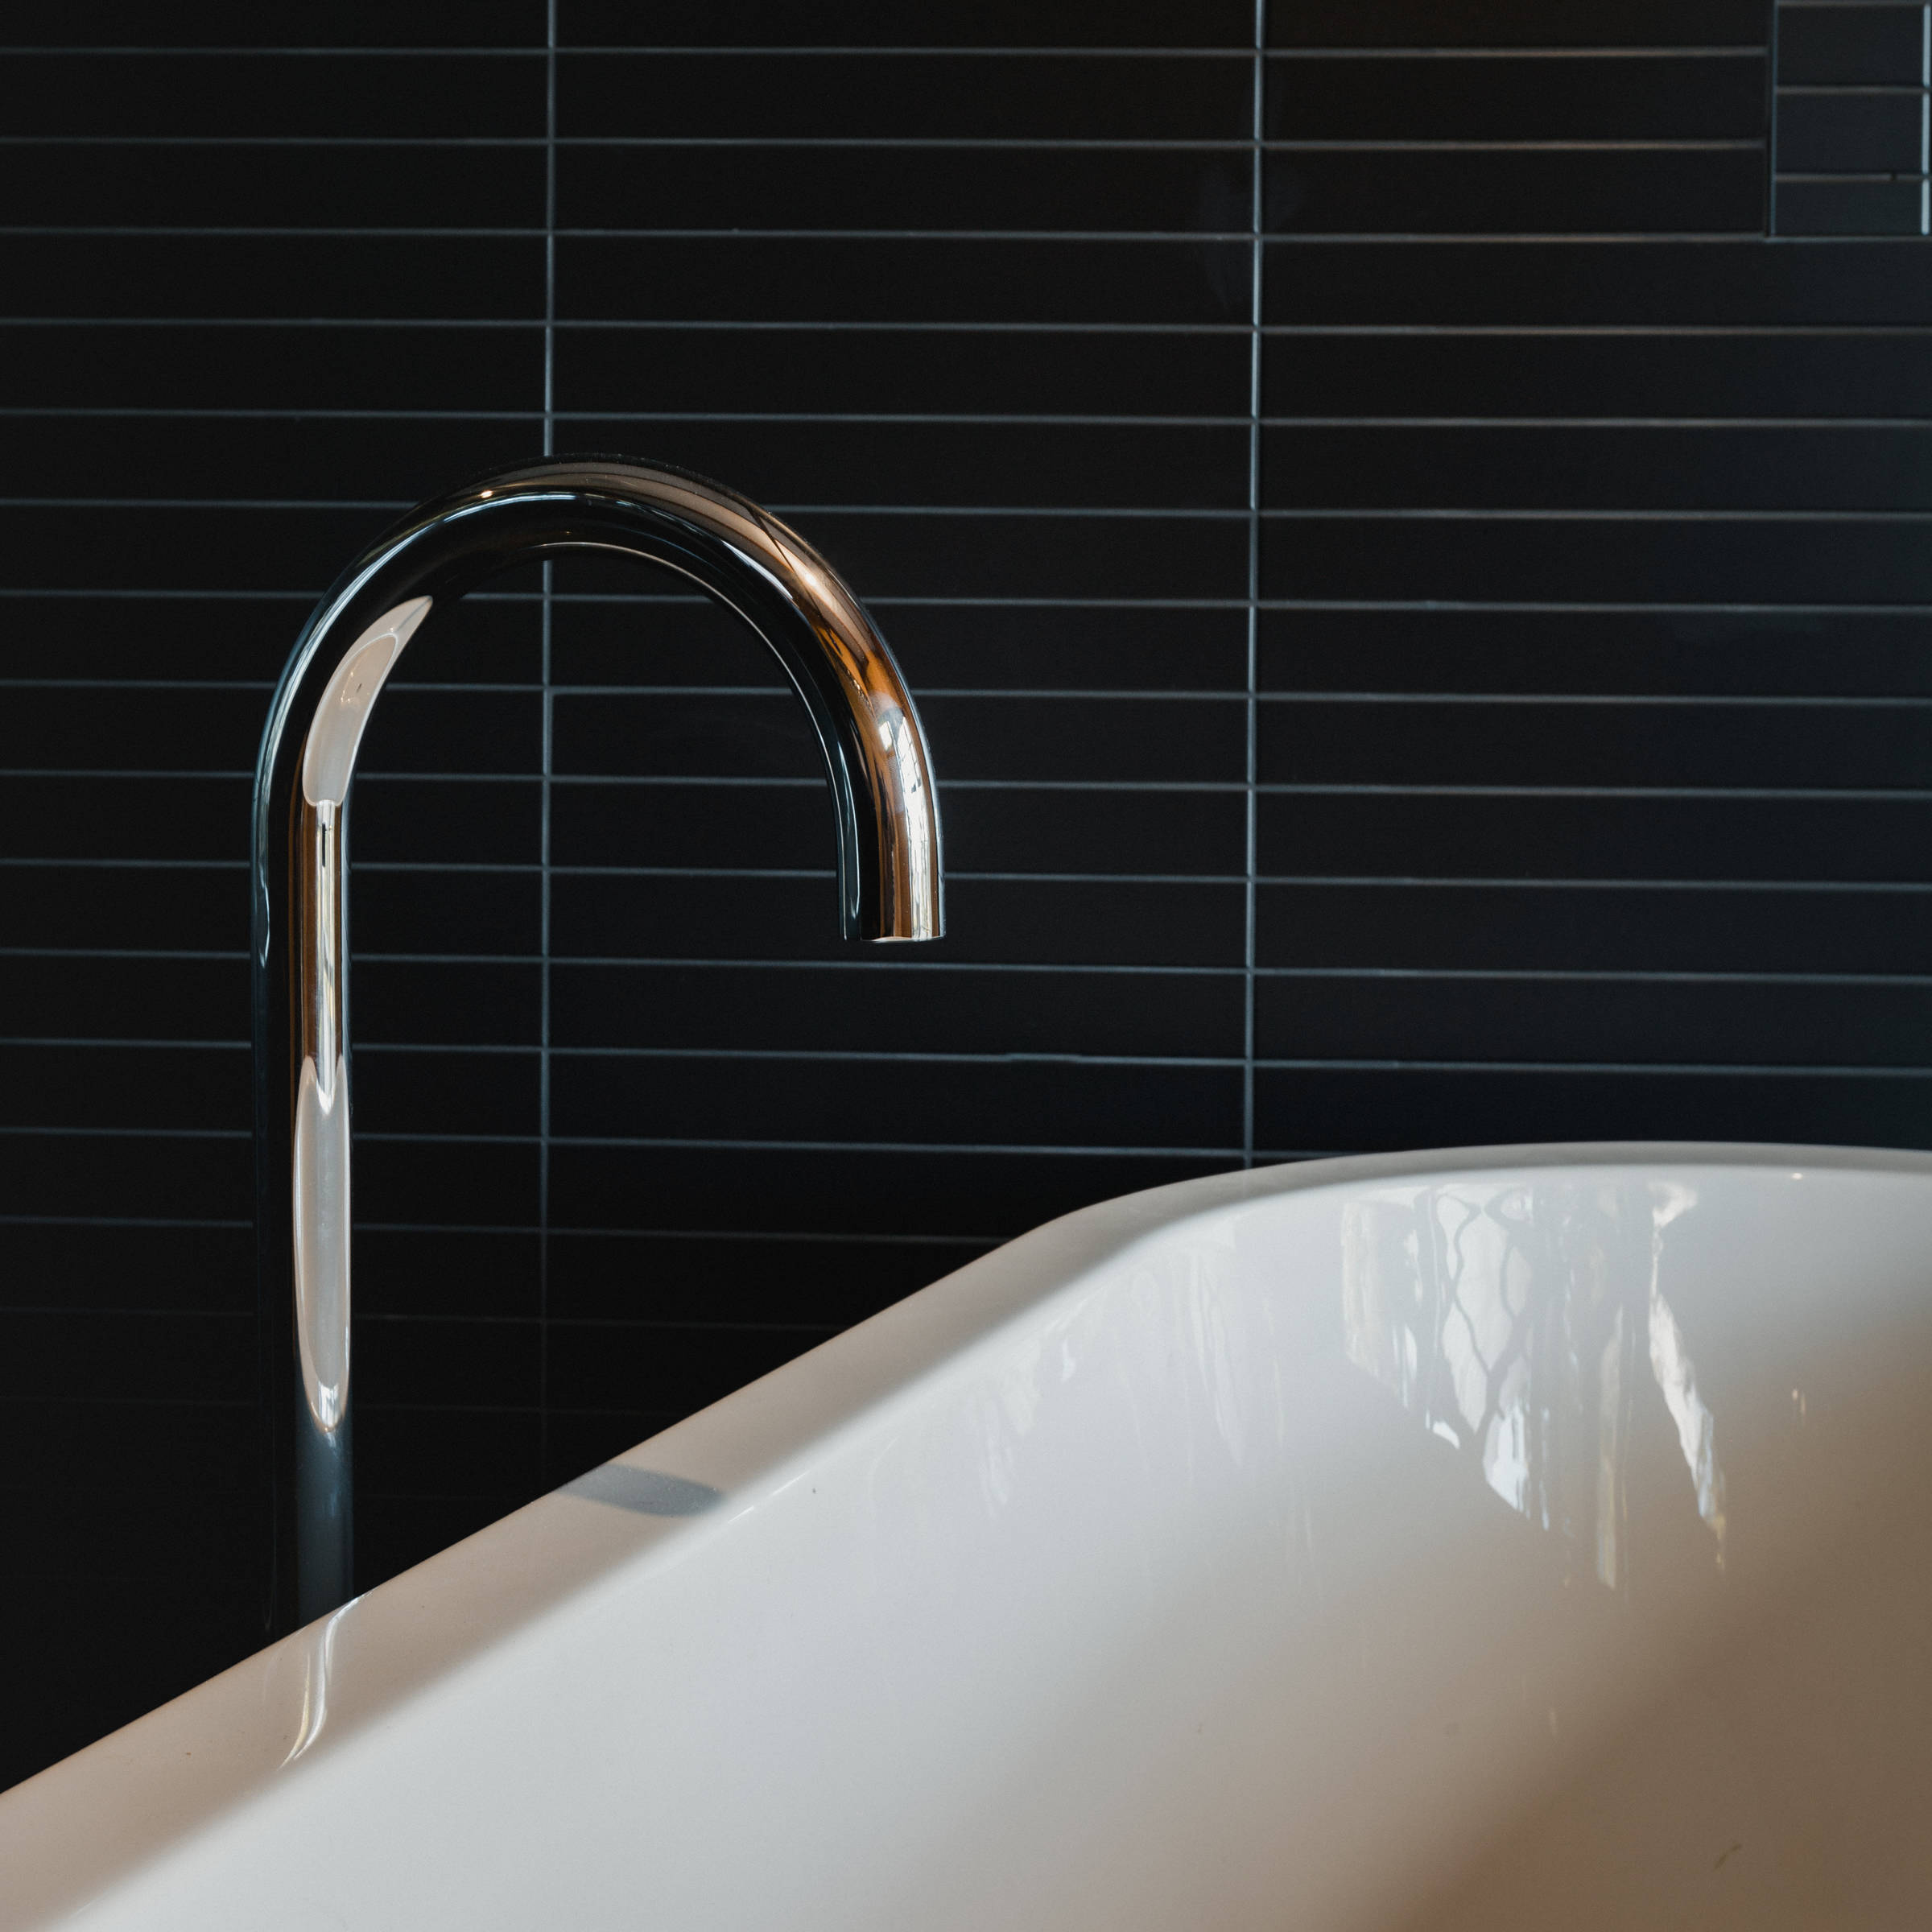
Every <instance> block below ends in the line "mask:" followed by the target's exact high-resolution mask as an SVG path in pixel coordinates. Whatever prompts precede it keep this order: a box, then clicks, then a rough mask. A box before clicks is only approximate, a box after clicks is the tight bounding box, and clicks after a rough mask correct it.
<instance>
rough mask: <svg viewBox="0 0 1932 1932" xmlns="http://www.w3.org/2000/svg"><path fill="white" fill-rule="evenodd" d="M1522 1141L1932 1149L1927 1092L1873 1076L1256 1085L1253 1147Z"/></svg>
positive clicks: (1559, 1077)
mask: <svg viewBox="0 0 1932 1932" xmlns="http://www.w3.org/2000/svg"><path fill="white" fill-rule="evenodd" d="M1255 1137H1256V1140H1257V1143H1258V1144H1259V1146H1261V1147H1280V1148H1302V1147H1306V1146H1309V1145H1310V1144H1311V1137H1318V1138H1319V1144H1320V1145H1321V1146H1324V1147H1336V1148H1348V1149H1354V1150H1360V1151H1361V1152H1364V1153H1367V1152H1370V1151H1372V1150H1380V1149H1383V1148H1396V1147H1417V1146H1421V1147H1431V1146H1436V1147H1439V1146H1451V1147H1454V1146H1463V1147H1468V1146H1484V1145H1490V1146H1493V1145H1495V1144H1496V1143H1498V1142H1509V1141H1787V1142H1793V1143H1796V1144H1798V1145H1806V1144H1810V1145H1814V1146H1832V1145H1841V1146H1842V1145H1843V1144H1844V1143H1845V1142H1847V1141H1851V1142H1854V1143H1857V1142H1863V1143H1864V1145H1866V1146H1890V1147H1924V1146H1932V1084H1928V1083H1927V1082H1926V1081H1924V1080H1886V1079H1881V1078H1876V1077H1873V1076H1872V1075H1856V1074H1847V1075H1839V1076H1835V1077H1819V1076H1816V1075H1810V1076H1803V1075H1789V1074H1786V1075H1758V1076H1752V1075H1736V1074H1733V1075H1723V1074H1709V1075H1682V1074H1678V1075H1672V1074H1643V1073H1600V1074H1585V1073H1575V1072H1569V1071H1565V1072H1560V1073H1512V1072H1506V1071H1484V1072H1475V1071H1470V1072H1461V1071H1458V1072H1435V1071H1429V1072H1422V1071H1414V1072H1390V1073H1378V1072H1369V1073H1365V1072H1360V1071H1350V1072H1348V1073H1339V1072H1302V1071H1296V1072H1293V1073H1290V1072H1285V1071H1275V1070H1272V1069H1264V1070H1262V1071H1260V1072H1258V1073H1257V1075H1256V1076H1255Z"/></svg>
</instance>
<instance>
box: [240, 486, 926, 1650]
mask: <svg viewBox="0 0 1932 1932" xmlns="http://www.w3.org/2000/svg"><path fill="white" fill-rule="evenodd" d="M566 551H595V552H597V553H599V554H601V555H606V556H609V555H617V556H625V557H630V558H632V559H635V560H636V561H638V562H639V563H643V564H657V565H660V566H662V567H663V568H667V569H669V570H672V571H675V572H678V573H679V574H680V575H681V576H684V577H687V578H688V579H690V580H691V581H693V582H695V583H696V584H697V585H698V586H699V587H700V588H702V589H704V590H706V591H708V592H710V593H711V594H712V596H713V597H716V598H717V599H718V601H720V602H721V603H723V604H724V605H726V606H727V607H728V608H729V609H732V610H733V611H735V612H736V613H737V614H738V615H739V616H740V617H742V618H743V619H744V620H745V622H746V623H747V624H748V625H750V627H751V629H752V630H753V631H755V632H756V633H757V634H758V636H759V637H761V638H762V639H763V640H764V641H765V642H766V644H767V645H769V646H770V648H771V650H772V651H773V653H774V655H775V656H776V657H777V658H778V661H779V663H781V664H782V666H783V667H784V669H785V671H786V675H788V676H789V677H790V679H791V683H792V685H793V687H794V688H795V690H796V691H797V692H798V694H799V697H800V699H801V700H803V703H804V705H805V708H806V710H807V712H808V713H809V714H810V715H811V720H812V724H813V725H814V727H815V729H816V732H817V735H818V740H819V749H820V750H821V751H822V753H824V759H825V770H826V777H827V779H828V782H829V784H830V787H831V792H832V820H833V827H834V834H835V839H836V846H837V853H838V892H839V918H840V926H841V928H842V930H843V931H844V934H845V935H846V936H847V937H848V939H936V938H938V937H939V934H940V932H941V931H942V930H943V910H942V905H941V883H942V871H941V864H940V852H939V803H938V800H937V798H936V797H935V793H934V790H933V781H932V767H931V758H930V756H929V754H928V753H927V746H926V740H925V737H924V734H923V732H922V731H921V729H920V727H919V714H918V712H917V710H916V709H915V708H914V704H913V701H912V696H911V694H910V691H907V689H906V684H905V681H904V679H902V677H901V676H900V675H899V671H898V666H897V665H896V664H895V663H894V662H893V658H892V654H891V652H890V650H887V648H886V643H885V640H884V639H883V638H881V637H880V635H879V634H878V633H877V630H874V629H873V625H872V621H871V620H870V619H869V617H867V616H866V614H865V611H864V609H862V608H861V605H860V604H859V602H858V600H857V598H856V597H853V595H852V592H850V591H849V590H848V589H847V588H846V587H845V586H844V584H842V583H841V582H840V580H839V578H838V576H837V575H836V573H835V572H833V570H832V567H831V566H830V565H829V564H827V563H826V562H825V560H824V559H823V558H822V557H820V556H819V555H817V553H816V552H815V551H813V550H812V548H811V546H810V545H809V544H807V543H806V542H805V540H804V539H803V538H802V537H800V536H799V535H798V534H797V533H796V532H795V531H794V530H788V529H787V528H786V526H785V525H783V524H782V523H781V522H778V519H777V518H774V517H773V516H771V515H770V514H767V513H766V511H764V510H760V509H759V508H758V506H757V505H756V504H754V503H751V502H747V501H746V499H745V498H744V497H740V496H737V495H736V494H735V493H733V492H732V491H730V490H728V489H722V488H720V486H719V485H716V484H714V483H708V482H706V481H704V480H703V479H702V478H701V477H693V476H690V475H687V474H686V473H683V472H682V471H679V470H674V469H664V468H661V467H656V466H652V465H647V464H638V463H632V462H629V461H626V460H623V459H621V458H617V457H610V456H581V457H564V458H558V459H556V460H551V461H546V462H543V463H540V464H532V465H528V466H526V467H523V468H520V469H510V470H505V471H502V472H501V473H497V474H496V475H493V476H489V477H483V478H481V479H480V480H479V481H477V482H476V483H473V484H471V485H469V486H468V487H466V488H464V489H460V490H457V491H455V492H453V493H452V494H450V495H448V496H447V497H441V498H440V499H438V500H437V501H436V502H431V503H427V504H425V505H423V506H422V507H421V508H420V509H419V510H414V511H412V512H411V514H409V515H408V516H407V517H406V518H403V522H401V523H399V524H398V525H397V526H396V527H395V528H394V530H390V532H389V534H388V535H386V536H384V537H383V538H382V539H380V540H379V541H378V543H375V544H374V546H373V547H371V548H370V549H369V550H368V551H365V553H364V554H363V555H361V556H360V557H358V558H357V559H356V560H355V562H354V563H353V564H351V565H350V566H349V568H348V569H347V570H346V571H345V572H343V574H342V576H341V577H340V578H338V579H337V580H336V583H335V584H334V585H333V587H332V588H331V589H330V590H329V592H328V595H327V596H326V597H324V599H323V600H322V602H321V604H320V605H319V606H318V607H317V609H316V612H315V613H314V615H313V616H312V617H311V618H310V619H309V621H308V625H307V627H306V628H305V629H304V630H303V634H302V635H301V638H299V640H298V642H297V643H296V646H295V651H294V653H293V654H292V655H291V658H290V659H289V663H288V667H287V670H286V671H284V672H283V676H282V682H281V683H280V685H279V687H278V688H277V690H276V692H275V699H274V701H273V703H272V704H270V710H269V718H268V724H267V727H266V730H265V731H264V733H263V734H262V749H261V753H260V756H259V758H258V762H257V766H256V771H255V793H254V877H253V894H252V898H253V912H254V931H253V946H252V958H253V966H254V1019H255V1108H256V1113H255V1141H256V1163H257V1183H256V1200H257V1223H258V1230H259V1233H258V1274H259V1285H260V1294H261V1297H262V1315H263V1317H264V1325H265V1331H266V1334H267V1335H268V1338H269V1345H268V1347H267V1348H266V1350H265V1352H264V1360H265V1363H266V1374H267V1377H268V1381H269V1386H268V1389H267V1397H268V1401H269V1408H270V1416H271V1418H273V1421H274V1423H275V1428H276V1435H277V1439H276V1446H275V1468H276V1484H275V1487H276V1506H277V1523H276V1538H275V1546H276V1558H275V1575H274V1577H273V1578H272V1579H271V1582H270V1603H269V1621H270V1626H271V1628H276V1629H285V1628H287V1627H289V1626H290V1625H291V1624H295V1623H298V1622H302V1623H305V1622H307V1621H308V1620H310V1619H312V1618H313V1617H316V1616H321V1615H322V1614H324V1612H327V1611H329V1610H332V1609H333V1608H335V1607H336V1604H340V1603H341V1602H342V1601H343V1600H344V1599H345V1597H347V1596H349V1592H350V1590H351V1588H352V1587H353V1529H352V1508H351V1503H352V1487H351V1475H350V1453H349V1425H350V1413H351V1411H350V1399H349V1393H350V1385H351V1377H350V1356H349V1333H350V1327H349V1230H350V1227H351V1225H352V1221H351V1208H350V1185H349V1182H350V1174H349V1167H350V1162H349V1148H350V1141H349V1016H348V978H347V972H348V957H349V890H348V877H349V829H348V828H349V791H350V783H351V781H352V779H353V777H354V773H355V762H356V754H357V751H358V749H360V747H361V741H362V734H363V731H364V729H365V726H366V725H367V723H368V721H369V715H370V713H371V711H372V710H373V708H374V705H375V703H376V700H377V699H378V697H379V696H380V695H381V693H382V687H383V683H384V682H385V680H386V679H387V678H388V676H389V675H390V672H391V671H393V670H394V667H395V664H396V663H397V660H398V658H400V657H401V655H402V654H403V649H404V647H405V646H407V644H408V642H409V641H410V638H411V636H412V635H413V634H415V631H416V630H417V629H418V628H419V626H420V625H422V624H423V621H425V620H426V619H427V617H428V616H429V615H430V613H431V611H432V610H433V609H435V608H436V606H437V605H439V604H440V603H442V602H445V601H449V600H452V599H453V598H456V597H460V596H461V595H462V594H463V592H464V591H466V590H468V589H469V588H472V587H473V585H474V584H477V583H478V582H480V581H481V580H483V579H484V578H485V577H487V576H493V575H494V574H495V573H496V572H498V571H501V570H504V569H506V568H509V567H510V566H511V565H513V564H524V563H528V562H530V561H532V560H534V559H542V558H547V557H553V556H556V555H560V554H562V553H564V552H566ZM291 1331H292V1332H291ZM291 1375H292V1379H293V1380H294V1381H295V1386H296V1390H297V1393H296V1398H295V1401H294V1402H290V1401H289V1400H288V1398H287V1384H288V1382H289V1381H290V1379H291Z"/></svg>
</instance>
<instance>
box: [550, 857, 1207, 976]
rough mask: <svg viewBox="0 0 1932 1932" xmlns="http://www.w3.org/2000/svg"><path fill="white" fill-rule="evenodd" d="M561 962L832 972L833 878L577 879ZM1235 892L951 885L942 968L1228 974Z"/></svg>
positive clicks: (568, 900) (571, 883) (558, 936)
mask: <svg viewBox="0 0 1932 1932" xmlns="http://www.w3.org/2000/svg"><path fill="white" fill-rule="evenodd" d="M551 891H552V912H551V943H552V945H553V946H554V947H555V950H556V952H558V953H559V954H561V955H563V956H566V957H569V956H575V957H578V958H586V959H623V958H639V957H642V958H649V957H650V956H653V955H656V956H659V957H662V956H664V954H665V952H666V951H667V947H671V946H675V947H676V948H677V952H676V955H675V956H678V957H682V958H686V959H691V958H700V959H704V958H708V959H720V960H731V959H741V960H770V959H803V960H813V959H828V958H830V959H836V958H839V957H841V956H844V954H845V953H846V952H847V951H848V947H846V945H845V944H844V942H842V941H841V940H840V939H839V937H838V923H837V906H836V895H835V894H834V892H833V890H832V881H831V879H830V877H826V878H824V879H772V878H751V879H733V878H706V877H675V876H671V877H658V878H647V879H626V878H608V877H606V878H594V877H593V878H582V877H572V876H568V875H566V876H564V877H559V878H557V879H556V880H555V881H553V884H552V888H551ZM1241 895H1242V888H1241V886H1240V884H1239V883H1238V882H1231V883H1228V884H1210V885H1197V884H1193V883H1181V882H1175V881H1155V882H1144V881H1138V880H1114V879H1108V880H1075V881H1058V880H1055V881H1036V880H1010V879H1000V880H983V879H955V880H954V881H952V882H951V884H950V885H949V886H947V895H946V913H947V933H946V937H945V938H944V939H939V940H935V941H932V942H930V943H927V945H925V946H924V947H922V949H921V951H922V956H923V957H924V958H925V959H927V960H931V961H932V962H934V963H935V964H939V963H943V962H946V961H949V960H950V961H956V962H958V963H960V964H968V963H972V962H975V961H980V962H984V961H989V960H991V961H997V962H1000V963H1002V964H1005V963H1011V964H1019V965H1097V964H1108V965H1118V964H1128V965H1137V966H1226V965H1233V964H1239V963H1240V960H1241V945H1242V939H1241V934H1242V917H1243V915H1242V896H1241Z"/></svg>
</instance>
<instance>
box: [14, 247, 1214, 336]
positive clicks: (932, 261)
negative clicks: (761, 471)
mask: <svg viewBox="0 0 1932 1932" xmlns="http://www.w3.org/2000/svg"><path fill="white" fill-rule="evenodd" d="M16 246H18V245H16ZM34 246H51V245H50V244H35V245H34ZM90 246H97V245H93V244H90ZM278 246H279V245H278ZM378 246H380V244H378V243H374V242H364V243H360V244H358V247H359V248H361V249H363V250H368V249H371V248H374V247H378ZM412 246H413V244H412ZM436 246H439V247H440V248H443V249H445V250H450V251H452V254H454V255H455V259H454V260H453V261H452V269H454V270H455V271H456V290H457V291H458V292H457V293H456V295H453V296H452V298H451V299H450V300H449V301H448V302H447V303H444V304H443V305H441V306H440V307H439V308H435V309H434V310H431V309H429V308H423V307H420V306H418V307H414V308H411V307H404V306H402V304H403V303H405V302H411V303H420V302H421V301H423V299H426V298H427V295H428V293H429V291H428V290H427V287H411V289H410V290H409V291H407V294H398V295H394V296H391V297H390V299H389V300H388V301H387V302H386V303H378V301H377V300H376V299H375V298H374V295H373V292H372V293H371V294H370V295H362V296H361V301H360V302H359V303H353V304H349V303H345V306H344V307H342V308H336V310H335V312H336V313H338V314H355V313H358V312H369V313H374V314H378V315H387V316H394V315H408V314H412V313H413V314H429V313H432V312H433V313H436V314H438V315H443V316H460V315H464V314H477V315H483V314H494V315H501V316H510V315H516V314H528V313H529V312H530V308H529V304H528V303H527V301H526V299H524V296H523V293H522V289H521V288H520V287H514V286H513V285H512V283H511V282H510V280H508V279H506V281H505V283H503V285H502V287H501V288H500V289H499V290H498V291H497V292H496V293H495V295H494V296H493V300H492V301H491V303H490V304H489V306H487V307H486V306H485V297H484V295H483V291H482V290H481V288H480V287H478V288H476V291H475V292H474V293H472V292H471V290H472V288H473V287H474V286H475V285H474V283H473V281H472V279H471V278H472V277H473V276H474V275H477V274H479V273H480V272H481V267H482V264H483V261H484V256H483V253H482V251H483V250H486V249H494V250H497V251H498V252H499V255H500V257H501V258H502V260H503V262H505V264H506V267H507V264H508V262H509V261H510V253H509V251H513V250H521V249H522V248H524V247H525V246H526V244H524V243H522V242H441V243H438V244H437V245H436ZM464 250H469V251H474V253H473V255H472V254H462V253H460V251H464ZM1248 257H1249V246H1248V245H1247V244H1246V243H1245V242H1142V241H1119V240H1112V239H1108V240H1101V241H1096V242H1067V241H1059V240H1055V241H1045V240H1041V241H1033V240H1027V241H1005V240H999V241H974V240H966V239H960V238H957V237H939V238H936V239H911V238H903V237H881V238H872V237H865V238H852V239H845V238H840V237H824V236H820V237H804V236H801V237H795V238H789V239H787V238H766V237H705V238H700V237H667V238H664V239H661V240H650V241H642V240H638V239H635V238H620V239H607V238H600V237H583V236H570V235H566V236H563V237H559V240H558V242H557V247H556V260H557V301H558V307H559V313H560V314H563V315H564V316H568V317H570V318H572V320H577V321H583V322H598V321H601V322H636V321H652V322H659V321H666V322H709V321H728V320H735V319H738V318H741V317H745V316H752V317H755V318H756V319H757V320H759V321H760V322H763V323H773V322H861V323H865V324H869V325H871V326H873V327H877V326H879V325H881V324H891V323H894V322H949V323H973V322H1023V323H1040V324H1043V323H1056V322H1057V323H1069V322H1106V323H1141V324H1150V323H1155V324H1158V323H1166V324H1177V325H1179V324H1228V323H1236V322H1245V320H1247V315H1248V308H1249V262H1248ZM358 260H360V257H359V258H358ZM237 266H240V265H239V263H237ZM269 266H270V272H271V273H272V272H273V267H274V265H272V264H270V265H269ZM518 266H521V264H520V263H519V264H518ZM358 292H359V291H358ZM107 299H109V295H108V291H105V289H103V290H102V291H101V293H100V294H97V295H93V294H90V296H89V300H90V302H92V303H101V302H105V300H107ZM183 299H187V298H186V297H185V296H184V298H183ZM540 300H541V295H540V293H539V301H540ZM465 304H467V305H468V306H465ZM14 312H15V313H20V312H25V311H23V310H21V309H20V308H19V307H18V306H17V305H16V306H15V308H14ZM31 312H32V313H36V314H45V313H47V309H46V308H45V307H44V305H40V306H37V307H36V308H35V309H34V310H33V311H31ZM68 312H72V310H71V308H70V309H69V311H68ZM85 312H90V313H91V312H93V310H92V308H89V309H88V310H86V311H85ZM200 312H201V313H204V314H205V313H208V312H209V311H208V309H207V308H202V309H201V310H200ZM258 312H262V313H275V312H276V311H275V309H273V308H267V307H266V306H264V307H263V308H262V309H260V310H259V311H258Z"/></svg>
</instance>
